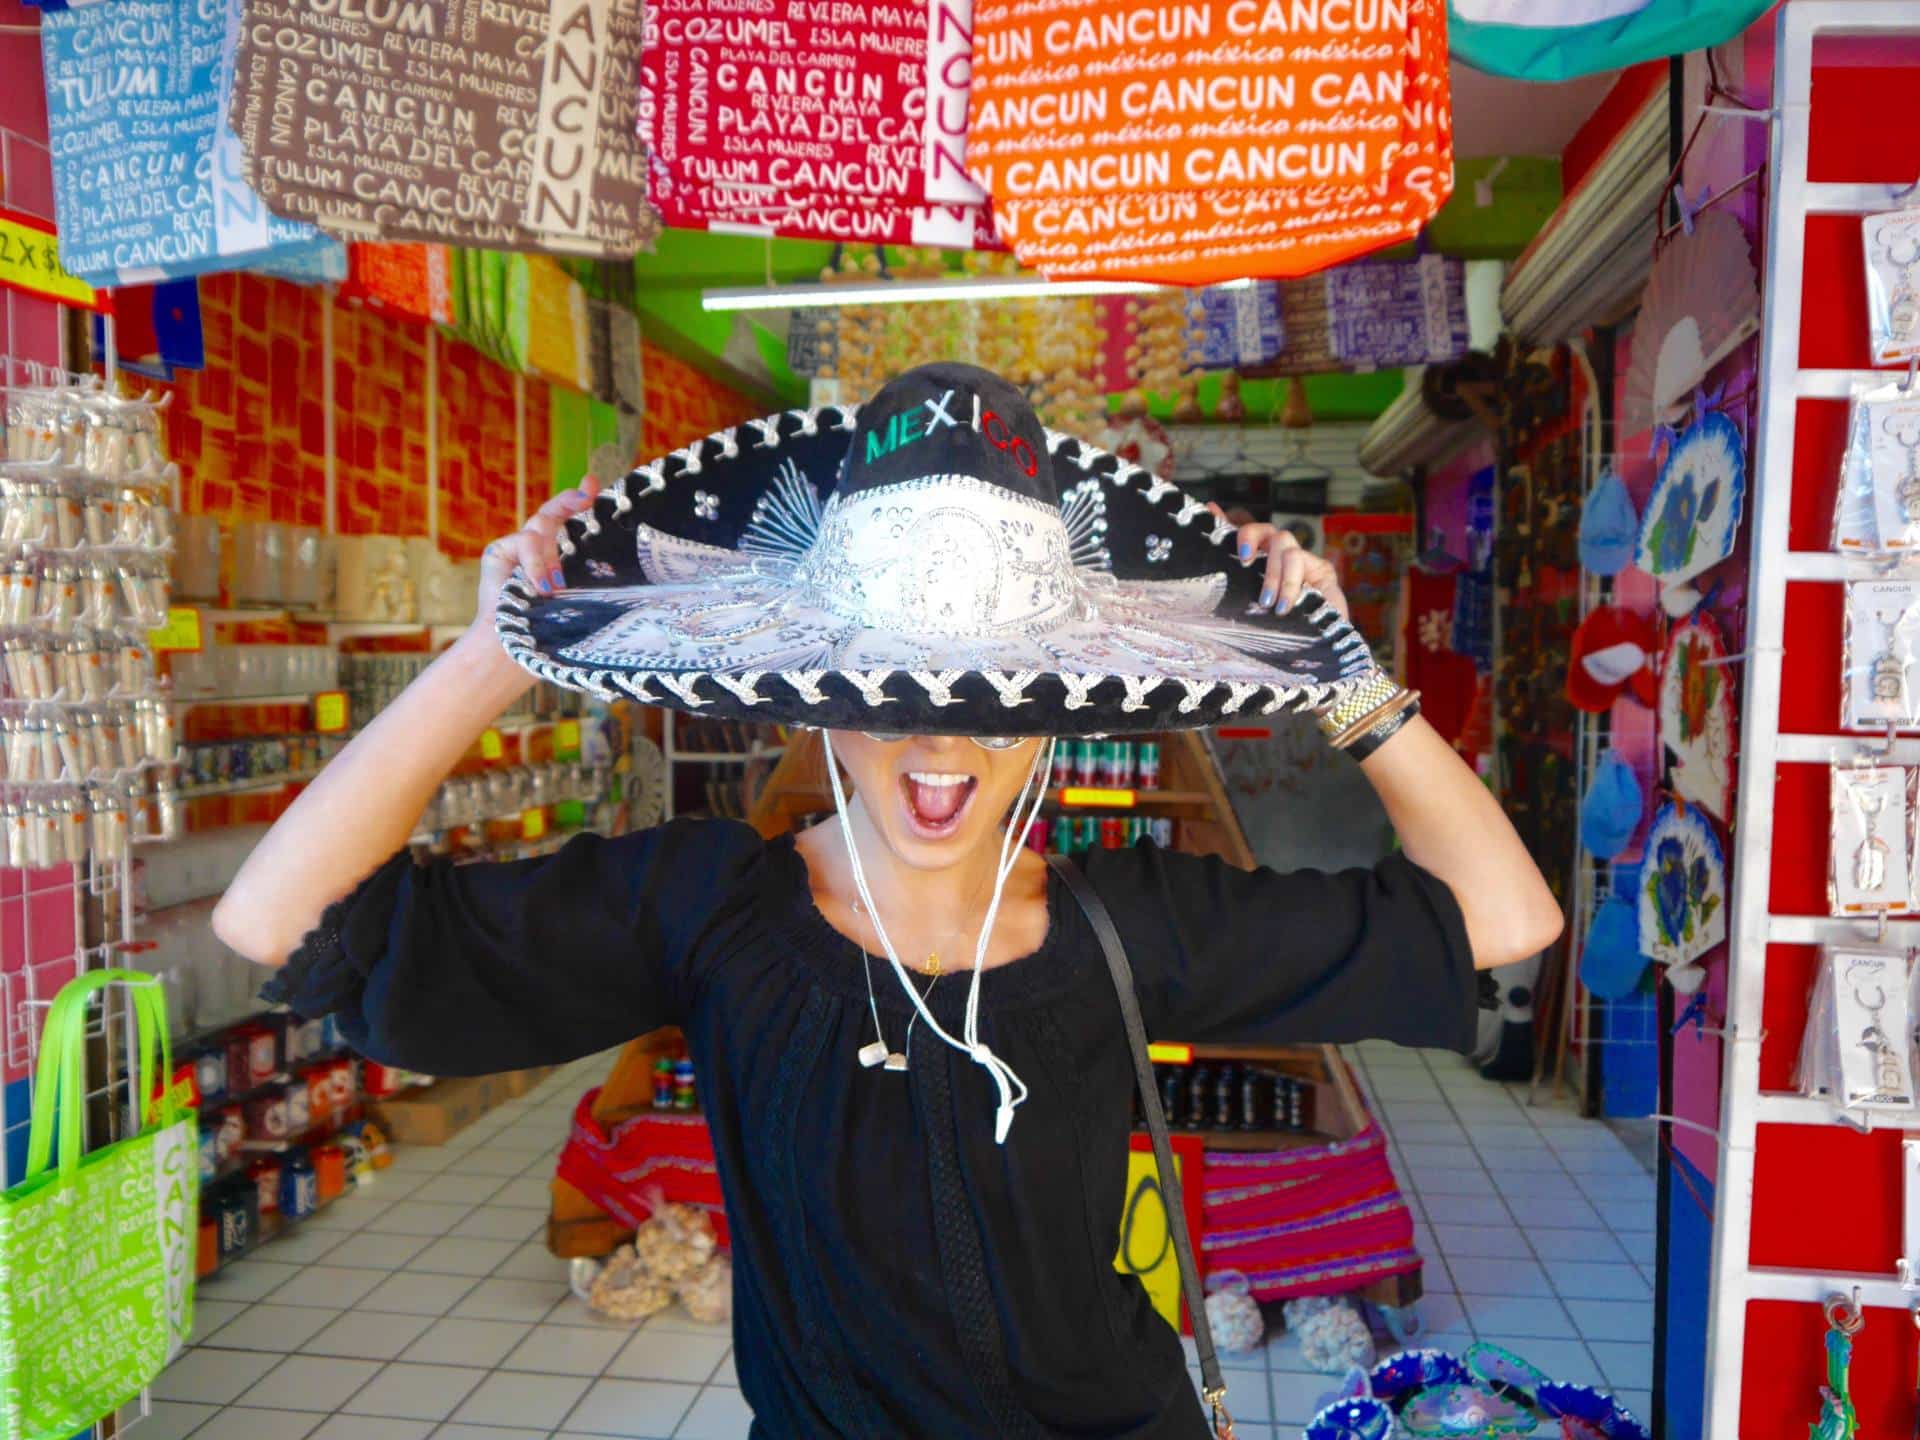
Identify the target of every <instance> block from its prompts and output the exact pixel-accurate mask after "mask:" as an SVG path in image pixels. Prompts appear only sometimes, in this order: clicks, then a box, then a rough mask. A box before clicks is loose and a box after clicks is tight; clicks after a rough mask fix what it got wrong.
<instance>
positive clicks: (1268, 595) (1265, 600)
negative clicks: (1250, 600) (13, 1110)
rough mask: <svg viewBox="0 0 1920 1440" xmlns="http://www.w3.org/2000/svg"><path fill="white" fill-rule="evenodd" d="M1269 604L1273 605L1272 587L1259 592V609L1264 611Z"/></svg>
mask: <svg viewBox="0 0 1920 1440" xmlns="http://www.w3.org/2000/svg"><path fill="white" fill-rule="evenodd" d="M1271 604H1273V587H1272V586H1271V585H1269V586H1268V587H1267V588H1266V589H1264V590H1262V591H1261V592H1260V608H1261V609H1263V610H1264V609H1265V608H1266V607H1267V606H1269V605H1271Z"/></svg>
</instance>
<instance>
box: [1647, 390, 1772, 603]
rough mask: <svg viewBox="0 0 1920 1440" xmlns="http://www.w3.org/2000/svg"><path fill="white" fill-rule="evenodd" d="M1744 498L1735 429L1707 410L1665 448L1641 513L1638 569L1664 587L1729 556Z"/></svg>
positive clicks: (1742, 452) (1741, 452)
mask: <svg viewBox="0 0 1920 1440" xmlns="http://www.w3.org/2000/svg"><path fill="white" fill-rule="evenodd" d="M1746 498H1747V457H1746V448H1745V446H1744V445H1743V444H1742V442H1741V439H1740V430H1739V427H1738V426H1736V425H1735V424H1734V423H1733V421H1731V420H1729V419H1728V418H1727V417H1726V416H1725V415H1723V414H1721V413H1720V412H1719V411H1717V410H1712V411H1709V412H1708V413H1707V414H1706V415H1705V416H1704V417H1702V418H1701V419H1700V420H1699V421H1698V422H1696V423H1695V424H1693V425H1692V426H1690V427H1689V428H1688V429H1687V430H1686V431H1685V432H1684V433H1683V434H1682V435H1681V436H1680V438H1679V439H1678V440H1676V441H1674V442H1673V444H1672V445H1671V446H1670V447H1668V450H1667V458H1666V463H1665V464H1663V465H1662V466H1661V467H1660V478H1659V479H1658V480H1656V481H1655V482H1654V486H1653V494H1652V495H1651V496H1649V497H1648V499H1647V508H1646V510H1645V512H1643V513H1642V515H1641V516H1640V548H1639V553H1638V555H1637V556H1636V561H1637V563H1638V564H1639V566H1640V568H1641V569H1642V570H1644V571H1646V572H1647V573H1648V574H1649V575H1652V576H1654V577H1655V578H1657V579H1658V580H1659V581H1660V582H1661V584H1662V585H1663V586H1664V587H1666V588H1669V589H1671V588H1674V587H1677V586H1681V585H1684V584H1685V583H1686V582H1687V581H1689V580H1691V579H1693V577H1694V576H1696V575H1699V574H1702V573H1704V572H1705V571H1708V570H1711V569H1712V568H1713V567H1714V566H1715V565H1718V564H1719V563H1720V562H1721V561H1722V560H1725V559H1726V558H1727V557H1728V556H1729V555H1731V554H1733V545H1734V540H1735V539H1736V537H1737V536H1738V535H1739V533H1740V517H1741V515H1742V514H1743V513H1744V512H1745V509H1746Z"/></svg>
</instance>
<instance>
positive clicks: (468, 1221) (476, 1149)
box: [127, 1045, 1654, 1440]
mask: <svg viewBox="0 0 1920 1440" xmlns="http://www.w3.org/2000/svg"><path fill="white" fill-rule="evenodd" d="M1355 1058H1356V1060H1357V1062H1358V1064H1359V1068H1360V1070H1361V1072H1362V1078H1363V1079H1364V1081H1365V1082H1366V1084H1367V1086H1368V1088H1369V1089H1370V1091H1371V1092H1372V1094H1373V1097H1374V1102H1375V1109H1376V1112H1377V1113H1378V1114H1379V1115H1380V1117H1381V1119H1382V1121H1383V1123H1384V1124H1385V1125H1386V1127H1387V1129H1388V1132H1389V1135H1390V1137H1391V1138H1392V1140H1393V1142H1394V1146H1395V1151H1396V1159H1395V1164H1396V1166H1397V1168H1398V1170H1399V1172H1400V1175H1401V1180H1402V1184H1403V1187H1404V1188H1405V1191H1406V1195H1407V1200H1408V1203H1409V1204H1411V1205H1412V1206H1413V1209H1414V1214H1415V1219H1416V1221H1417V1222H1418V1226H1419V1230H1418V1234H1419V1241H1420V1245H1421V1247H1422V1250H1423V1252H1424V1253H1425V1254H1426V1255H1427V1256H1428V1263H1427V1268H1426V1287H1427V1298H1426V1299H1425V1300H1424V1301H1423V1302H1422V1303H1421V1307H1420V1308H1421V1314H1422V1319H1423V1321H1424V1324H1425V1329H1426V1334H1425V1335H1424V1336H1423V1337H1422V1343H1428V1344H1437V1345H1441V1346H1444V1347H1446V1348H1448V1349H1453V1350H1456V1351H1458V1350H1462V1349H1464V1348H1465V1347H1466V1346H1467V1345H1469V1344H1471V1343H1472V1342H1473V1341H1474V1340H1475V1339H1489V1340H1496V1341H1498V1342H1499V1343H1501V1344H1503V1345H1505V1346H1506V1347H1507V1348H1508V1349H1511V1350H1514V1351H1516V1352H1517V1353H1519V1354H1522V1355H1524V1356H1526V1357H1528V1358H1529V1359H1531V1360H1532V1361H1533V1362H1534V1363H1535V1364H1537V1365H1539V1366H1541V1367H1542V1368H1544V1369H1546V1370H1548V1371H1549V1372H1551V1373H1552V1374H1554V1375H1555V1376H1557V1377H1559V1378H1563V1379H1569V1380H1584V1381H1587V1382H1590V1383H1597V1384H1602V1385H1605V1386H1608V1387H1609V1388H1612V1389H1614V1390H1615V1391H1616V1392H1617V1393H1618V1394H1619V1395H1620V1396H1621V1398H1622V1399H1623V1400H1624V1401H1625V1402H1626V1404H1627V1405H1628V1406H1629V1408H1631V1409H1633V1410H1634V1411H1635V1412H1636V1413H1637V1414H1641V1415H1642V1416H1644V1415H1645V1412H1646V1407H1647V1397H1646V1393H1645V1392H1646V1390H1647V1388H1648V1387H1649V1386H1650V1385H1651V1383H1652V1347H1651V1344H1650V1343H1649V1342H1650V1337H1651V1335H1652V1333H1653V1313H1652V1295H1653V1290H1652V1283H1651V1271H1652V1265H1653V1224H1654V1219H1653V1182H1652V1180H1651V1178H1650V1177H1649V1176H1648V1175H1647V1174H1646V1173H1645V1171H1644V1170H1642V1168H1641V1167H1640V1165H1639V1164H1638V1162H1636V1161H1635V1160H1634V1159H1633V1157H1632V1156H1631V1155H1630V1154H1629V1153H1628V1152H1627V1150H1626V1148H1625V1147H1624V1146H1623V1145H1622V1144H1621V1143H1620V1142H1619V1141H1618V1140H1617V1139H1616V1138H1615V1137H1614V1136H1613V1134H1612V1133H1611V1132H1610V1131H1608V1130H1607V1128H1606V1127H1605V1126H1603V1125H1599V1124H1596V1123H1592V1122H1588V1121H1583V1120H1580V1119H1578V1118H1576V1117H1574V1116H1572V1115H1570V1114H1568V1113H1567V1112H1565V1111H1564V1110H1529V1109H1527V1108H1525V1106H1524V1104H1523V1103H1522V1101H1523V1100H1524V1092H1520V1093H1519V1094H1518V1096H1516V1093H1515V1092H1514V1091H1512V1090H1510V1089H1509V1088H1507V1087H1504V1086H1500V1085H1495V1084H1491V1083H1489V1082H1488V1081H1485V1080H1482V1079H1481V1078H1480V1077H1479V1076H1478V1075H1477V1074H1475V1073H1474V1072H1473V1071H1472V1070H1471V1069H1469V1068H1467V1067H1466V1066H1465V1064H1464V1062H1462V1061H1460V1060H1459V1059H1457V1058H1456V1057H1453V1056H1447V1055H1436V1056H1426V1055H1422V1054H1419V1053H1415V1052H1411V1051H1405V1050H1398V1049H1395V1048H1393V1047H1391V1046H1373V1045H1368V1046H1362V1047H1360V1048H1359V1049H1358V1050H1357V1051H1356V1052H1355ZM604 1073H605V1062H604V1060H599V1059H596V1060H591V1061H585V1062H582V1063H581V1064H579V1065H577V1066H573V1067H570V1068H569V1069H568V1070H565V1071H563V1072H562V1073H561V1074H560V1075H558V1076H556V1077H554V1078H553V1079H551V1080H549V1081H548V1082H547V1083H546V1084H545V1085H543V1086H542V1087H541V1088H540V1089H538V1090H537V1091H535V1092H534V1093H533V1094H532V1095H530V1096H528V1097H527V1098H526V1099H524V1100H520V1101H517V1102H515V1103H514V1104H512V1105H510V1106H507V1107H505V1108H503V1109H502V1110H499V1111H497V1112H495V1113H494V1114H492V1115H489V1116H488V1117H486V1119H484V1120H483V1121H481V1122H480V1123H479V1124H478V1125H476V1126H474V1127H473V1128H472V1129H470V1130H468V1131H466V1132H465V1133H463V1134H461V1135H460V1136H458V1137H457V1138H456V1139H455V1141H454V1142H453V1143H452V1144H451V1145H448V1146H445V1147H440V1148H432V1149H424V1148H415V1147H410V1148H404V1149H402V1150H400V1151H399V1153H398V1157H397V1159H396V1161H395V1164H394V1167H393V1168H392V1169H391V1170H389V1171H386V1172H385V1173H384V1174H382V1175H381V1176H380V1178H379V1180H378V1181H377V1183H376V1184H375V1185H374V1186H372V1187H371V1188H370V1189H368V1190H367V1191H365V1192H364V1193H361V1194H356V1195H352V1196H349V1197H347V1198H345V1199H343V1200H341V1201H340V1202H338V1203H337V1204H335V1205H334V1206H332V1207H330V1208H329V1209H328V1210H326V1211H324V1212H322V1213H321V1214H320V1215H318V1216H316V1217H314V1219H313V1220H311V1221H309V1222H308V1223H307V1224H306V1225H303V1226H302V1227H300V1229H299V1230H298V1231H296V1232H295V1233H293V1234H291V1235H289V1236H287V1237H285V1238H283V1239H280V1240H277V1241H275V1242H273V1243H272V1244H270V1245H268V1246H266V1247H265V1248H264V1249H262V1250H261V1251H260V1252H259V1254H258V1255H256V1256H254V1257H252V1258H250V1259H247V1260H245V1261H242V1262H240V1263H239V1264H237V1265H235V1266H233V1267H231V1268H230V1269H229V1270H228V1271H226V1272H225V1273H223V1274H221V1275H219V1276H218V1277H216V1278H215V1279H213V1280H212V1281H210V1282H208V1283H207V1284H206V1285H204V1286H202V1288H201V1291H200V1299H199V1318H198V1328H197V1338H196V1341H195V1344H194V1347H193V1348H192V1349H191V1350H189V1351H188V1352H187V1353H186V1354H185V1355H184V1356H182V1357H181V1359H180V1360H179V1362H178V1363H177V1364H175V1365H174V1366H173V1367H172V1368H171V1369H170V1370H169V1371H168V1372H167V1373H166V1374H165V1375H163V1376H162V1377H161V1378H160V1379H159V1381H158V1382H156V1383H155V1385H154V1387H153V1390H152V1402H151V1405H152V1408H151V1413H150V1414H149V1415H148V1417H147V1418H146V1419H145V1420H143V1421H141V1422H140V1424H139V1426H138V1428H137V1430H136V1432H135V1440H184V1437H187V1436H192V1437H194V1440H428V1437H432V1440H549V1437H568V1440H572V1437H593V1436H613V1437H636V1440H638V1437H648V1440H657V1437H675V1440H742V1437H744V1436H745V1434H746V1431H747V1425H748V1423H749V1412H748V1409H747V1406H746V1402H745V1401H744V1400H743V1399H742V1398H741V1395H740V1391H739V1388H738V1385H737V1382H736V1380H735V1376H734V1371H733V1358H732V1350H731V1346H730V1343H729V1339H728V1335H727V1333H726V1331H725V1330H724V1329H722V1328H718V1327H714V1326H708V1325H701V1324H698V1323H697V1322H695V1321H693V1320H691V1319H689V1318H688V1317H687V1316H686V1315H685V1313H684V1312H682V1311H680V1310H679V1309H678V1308H677V1307H676V1308H675V1309H674V1310H671V1311H668V1312H666V1313H665V1314H662V1315H659V1316H656V1317H655V1318H654V1319H653V1320H651V1321H649V1322H648V1323H647V1324H646V1325H645V1326H643V1327H641V1328H640V1329H638V1330H637V1331H636V1330H634V1329H633V1328H631V1327H628V1326H625V1325H614V1324H609V1323H607V1322H603V1321H599V1320H596V1319H595V1318H594V1317H593V1316H592V1315H591V1314H589V1313H588V1311H587V1310H586V1309H585V1308H584V1307H582V1306H581V1305H580V1304H579V1303H578V1302H576V1301H575V1300H573V1299H572V1298H571V1297H570V1296H569V1295H568V1293H567V1287H566V1281H565V1276H564V1266H563V1265H562V1263H561V1262H559V1261H556V1260H554V1259H553V1258H552V1257H551V1256H549V1255H548V1254H547V1252H546V1247H545V1243H544V1229H545V1220H546V1205H547V1196H546V1184H545V1181H546V1177H547V1176H548V1175H549V1174H550V1173H551V1167H552V1164H553V1157H554V1154H555V1153H556V1150H557V1147H558V1144H559V1141H560V1140H561V1139H562V1137H564V1135H565V1133H566V1127H567V1124H568V1120H569V1118H570V1114H571V1111H572V1108H573V1105H574V1103H575V1101H576V1100H577V1098H578V1096H579V1094H580V1091H581V1089H582V1088H583V1087H584V1086H586V1085H590V1084H594V1083H597V1082H598V1080H599V1079H600V1078H601V1077H602V1075H603V1074H604ZM1496 1177H1497V1178H1496ZM1226 1363H1227V1364H1228V1365H1229V1367H1231V1368H1230V1370H1229V1373H1228V1379H1229V1382H1230V1383H1229V1390H1230V1401H1231V1404H1232V1407H1233V1410H1234V1413H1235V1416H1236V1418H1238V1419H1239V1420H1241V1421H1242V1422H1243V1423H1242V1424H1241V1425H1240V1433H1241V1435H1242V1436H1243V1437H1245V1440H1281V1437H1290V1436H1293V1435H1297V1434H1298V1433H1299V1432H1298V1427H1299V1424H1300V1422H1302V1421H1303V1420H1305V1419H1306V1418H1307V1417H1308V1416H1309V1415H1311V1414H1312V1413H1313V1410H1314V1409H1315V1407H1316V1404H1317V1402H1318V1400H1319V1398H1320V1397H1321V1395H1322V1394H1324V1393H1325V1392H1326V1391H1327V1390H1328V1389H1330V1388H1331V1385H1332V1380H1331V1379H1330V1377H1327V1376H1324V1375H1316V1374H1312V1373H1309V1372H1308V1371H1306V1369H1305V1367H1304V1366H1302V1364H1301V1363H1300V1355H1299V1347H1298V1345H1297V1344H1295V1343H1294V1342H1293V1341H1291V1340H1289V1339H1287V1338H1285V1337H1282V1338H1280V1339H1278V1340H1276V1341H1275V1342H1273V1343H1272V1344H1270V1345H1269V1346H1268V1347H1267V1348H1265V1349H1264V1350H1261V1351H1259V1352H1256V1353H1255V1354H1253V1355H1248V1356H1235V1357H1230V1358H1228V1359H1227V1362H1226ZM127 1418H128V1419H131V1418H132V1416H131V1414H130V1415H129V1416H128V1417H127Z"/></svg>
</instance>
